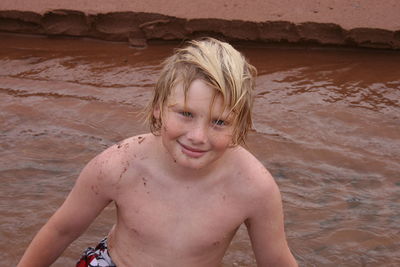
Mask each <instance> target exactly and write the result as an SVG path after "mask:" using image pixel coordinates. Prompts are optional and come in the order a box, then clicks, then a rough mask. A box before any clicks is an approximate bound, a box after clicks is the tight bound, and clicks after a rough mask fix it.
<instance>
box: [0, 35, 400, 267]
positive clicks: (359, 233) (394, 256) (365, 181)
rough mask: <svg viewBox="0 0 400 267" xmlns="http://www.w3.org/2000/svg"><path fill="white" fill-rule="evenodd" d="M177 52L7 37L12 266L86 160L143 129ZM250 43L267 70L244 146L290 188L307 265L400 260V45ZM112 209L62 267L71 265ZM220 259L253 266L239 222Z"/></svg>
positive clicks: (291, 216)
mask: <svg viewBox="0 0 400 267" xmlns="http://www.w3.org/2000/svg"><path fill="white" fill-rule="evenodd" d="M172 49H173V45H152V46H150V47H149V48H147V49H144V50H133V49H129V48H128V47H127V46H126V45H125V44H114V43H103V42H96V41H88V40H71V39H45V38H37V37H17V36H6V35H3V36H0V105H1V106H0V178H1V183H0V200H1V201H0V215H1V216H0V226H1V227H0V253H1V258H2V264H1V265H2V266H14V265H15V264H16V262H17V260H18V258H19V257H20V256H21V254H22V253H23V251H24V249H25V248H26V246H27V245H28V243H29V241H30V240H31V238H32V237H33V235H34V234H35V233H36V232H37V231H38V229H39V228H40V227H41V226H42V225H43V224H44V223H45V222H46V220H47V219H48V217H49V216H50V215H51V214H52V213H53V212H54V211H55V210H56V209H57V207H58V206H59V205H60V204H61V203H62V201H63V199H64V198H65V196H66V195H67V193H68V191H69V190H70V188H71V187H72V185H73V183H74V180H75V178H76V176H77V175H78V173H79V172H80V170H81V168H82V167H83V166H84V164H85V163H86V162H87V161H88V160H89V159H90V158H92V157H93V156H94V155H96V154H97V153H99V152H100V151H102V150H103V149H105V148H106V147H108V146H110V145H112V144H114V143H115V142H118V141H119V140H121V139H123V138H126V137H128V136H131V135H135V134H139V133H143V132H146V131H147V130H146V127H145V126H143V124H142V123H141V119H140V111H141V109H142V108H143V107H144V105H145V103H146V101H147V100H148V99H149V96H150V91H151V89H152V86H153V85H154V82H155V80H156V78H157V74H158V71H159V67H158V64H159V62H160V60H161V59H163V58H165V57H166V56H167V55H169V54H170V53H171V51H172ZM240 50H242V51H243V52H244V53H245V54H246V55H247V56H248V57H249V59H250V61H251V62H252V63H253V64H254V65H256V67H257V68H258V70H259V74H260V75H259V78H258V80H257V92H256V93H257V96H256V100H255V108H254V118H255V125H254V131H252V132H251V133H250V136H249V140H248V147H249V149H250V150H251V151H252V152H253V153H254V154H255V155H256V156H257V157H258V158H259V159H260V160H261V161H262V162H263V163H264V164H265V166H267V167H268V168H269V170H270V171H271V172H272V174H273V175H274V177H275V178H276V180H277V182H278V184H279V185H280V188H281V191H282V197H283V202H284V210H285V219H286V220H285V222H286V231H287V236H288V242H289V244H290V247H291V248H292V250H293V253H294V254H295V256H296V258H297V260H298V262H299V263H300V265H301V266H399V265H400V233H399V232H400V102H399V99H400V53H395V52H377V51H374V52H373V51H356V50H342V51H338V50H322V49H294V48H291V49H287V48H263V49H262V48H256V47H240ZM114 212H115V210H114V207H113V206H109V207H107V208H106V209H105V210H104V212H103V213H102V214H101V215H100V216H99V217H98V219H96V221H95V222H94V223H93V224H92V226H91V227H90V228H89V229H88V231H87V232H86V233H85V234H84V235H83V236H81V237H80V238H79V239H78V240H77V241H75V242H74V243H73V244H72V245H71V246H70V247H69V248H68V249H67V250H66V251H65V253H64V254H63V256H62V257H61V258H60V259H59V260H58V261H57V262H56V263H55V264H54V266H73V265H74V263H75V261H76V259H77V258H78V257H79V255H80V253H81V252H82V250H83V248H85V247H87V246H90V245H94V244H95V243H96V242H97V241H98V240H99V239H101V238H102V237H103V236H104V235H105V234H106V233H107V232H108V230H109V228H110V226H111V225H112V223H113V220H114V219H115V215H114ZM76 216H77V218H79V214H77V215H76ZM223 266H256V265H255V262H254V259H253V255H252V251H251V246H250V243H249V240H248V238H247V234H246V230H245V229H244V228H243V227H241V228H240V229H239V231H238V234H237V236H236V238H235V239H234V241H233V242H232V244H231V246H230V248H229V251H228V253H227V254H226V256H225V258H224V262H223Z"/></svg>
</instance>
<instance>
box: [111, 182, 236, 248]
mask: <svg viewBox="0 0 400 267" xmlns="http://www.w3.org/2000/svg"><path fill="white" fill-rule="evenodd" d="M116 204H117V213H118V224H117V229H118V228H119V230H120V231H121V232H124V233H125V237H126V238H129V240H132V242H134V243H136V244H139V245H140V246H143V247H146V246H149V247H151V248H152V249H157V248H158V249H159V250H162V248H168V249H169V251H174V253H177V254H181V255H196V254H198V253H199V251H202V252H203V253H205V252H207V251H217V252H218V251H221V252H222V253H223V252H224V251H225V249H226V247H227V246H228V244H229V242H230V241H231V239H232V237H233V235H234V233H235V231H236V229H237V227H238V226H239V225H240V224H241V223H242V222H243V219H244V216H243V214H242V213H241V212H240V210H242V209H240V208H239V207H238V204H237V200H236V199H235V198H234V197H233V196H232V195H230V194H229V192H226V191H224V190H217V189H215V188H214V189H213V190H210V191H209V192H204V191H198V190H192V188H190V187H183V188H178V189H176V188H175V189H168V188H162V187H158V186H156V185H154V184H153V183H152V182H151V181H148V180H146V179H145V178H142V181H141V182H140V183H137V184H136V185H135V186H134V187H133V188H132V189H131V190H128V189H126V190H124V191H123V193H121V195H119V197H118V201H117V202H116ZM218 248H219V249H218Z"/></svg>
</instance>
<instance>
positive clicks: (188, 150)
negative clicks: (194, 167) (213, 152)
mask: <svg viewBox="0 0 400 267" xmlns="http://www.w3.org/2000/svg"><path fill="white" fill-rule="evenodd" d="M178 144H179V145H180V146H181V147H182V152H183V153H184V154H185V155H187V156H189V157H191V158H199V157H201V156H203V155H204V154H205V153H206V152H207V151H206V150H201V149H196V148H192V147H189V146H186V145H184V144H182V143H179V142H178Z"/></svg>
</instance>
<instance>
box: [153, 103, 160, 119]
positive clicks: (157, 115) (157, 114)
mask: <svg viewBox="0 0 400 267" xmlns="http://www.w3.org/2000/svg"><path fill="white" fill-rule="evenodd" d="M153 116H154V118H155V119H157V120H159V119H161V118H160V117H161V110H160V105H156V106H155V107H154V109H153Z"/></svg>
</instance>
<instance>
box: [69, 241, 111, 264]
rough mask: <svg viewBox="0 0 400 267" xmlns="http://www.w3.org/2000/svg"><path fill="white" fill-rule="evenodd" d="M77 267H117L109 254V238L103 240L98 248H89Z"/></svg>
mask: <svg viewBox="0 0 400 267" xmlns="http://www.w3.org/2000/svg"><path fill="white" fill-rule="evenodd" d="M76 267H116V265H115V263H114V262H113V261H112V259H111V257H110V254H108V247H107V238H104V239H103V240H101V241H100V243H99V244H98V245H97V246H96V248H92V247H89V248H87V249H86V250H85V252H83V254H82V257H81V259H80V260H79V261H78V262H77V263H76Z"/></svg>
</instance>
